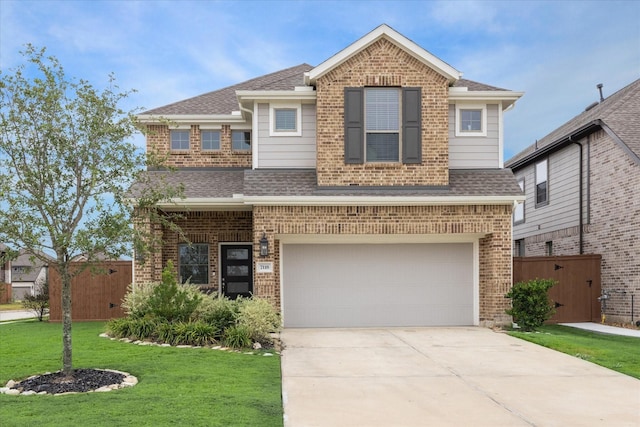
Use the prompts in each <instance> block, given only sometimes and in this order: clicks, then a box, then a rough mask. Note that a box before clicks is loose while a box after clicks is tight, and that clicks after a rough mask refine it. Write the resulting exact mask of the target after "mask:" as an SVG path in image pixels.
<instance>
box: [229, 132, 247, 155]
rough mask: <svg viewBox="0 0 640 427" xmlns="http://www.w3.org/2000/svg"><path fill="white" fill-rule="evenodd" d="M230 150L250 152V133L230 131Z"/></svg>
mask: <svg viewBox="0 0 640 427" xmlns="http://www.w3.org/2000/svg"><path fill="white" fill-rule="evenodd" d="M231 148H232V149H233V150H234V151H242V150H244V151H246V150H251V131H249V130H233V131H231Z"/></svg>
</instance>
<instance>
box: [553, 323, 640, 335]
mask: <svg viewBox="0 0 640 427" xmlns="http://www.w3.org/2000/svg"><path fill="white" fill-rule="evenodd" d="M559 324H560V325H562V326H570V327H572V328H578V329H585V330H587V331H593V332H600V333H602V334H611V335H624V336H627V337H637V338H640V329H627V328H618V327H616V326H609V325H603V324H600V323H591V322H584V323H559Z"/></svg>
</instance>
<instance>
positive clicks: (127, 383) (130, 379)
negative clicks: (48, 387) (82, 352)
mask: <svg viewBox="0 0 640 427" xmlns="http://www.w3.org/2000/svg"><path fill="white" fill-rule="evenodd" d="M86 369H92V370H94V371H105V372H114V373H116V374H122V375H124V378H123V379H122V382H121V383H118V384H111V385H106V386H103V387H100V388H97V389H95V390H89V391H85V392H77V391H71V392H67V393H55V394H52V395H53V396H62V395H64V394H84V393H104V392H108V391H113V390H118V389H121V388H127V387H133V386H135V385H136V384H138V378H136V377H134V376H133V375H131V374H130V373H128V372H122V371H116V370H115V369H99V368H86ZM57 372H60V371H57ZM57 372H45V373H44V374H39V375H32V376H30V377H29V378H26V379H27V380H28V379H31V378H36V377H40V376H42V375H49V374H53V373H57ZM19 383H20V381H14V380H9V381H8V382H7V384H6V385H5V386H4V387H0V394H8V395H13V396H33V395H43V394H51V393H47V392H46V391H41V392H40V393H36V392H35V391H32V390H29V391H23V392H21V391H20V390H18V389H15V388H11V387H13V386H15V385H16V384H19Z"/></svg>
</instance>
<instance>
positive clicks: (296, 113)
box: [269, 103, 302, 136]
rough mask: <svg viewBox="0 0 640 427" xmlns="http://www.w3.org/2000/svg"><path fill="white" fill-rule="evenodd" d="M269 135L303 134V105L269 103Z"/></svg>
mask: <svg viewBox="0 0 640 427" xmlns="http://www.w3.org/2000/svg"><path fill="white" fill-rule="evenodd" d="M269 136H302V105H300V104H286V103H275V104H270V105H269Z"/></svg>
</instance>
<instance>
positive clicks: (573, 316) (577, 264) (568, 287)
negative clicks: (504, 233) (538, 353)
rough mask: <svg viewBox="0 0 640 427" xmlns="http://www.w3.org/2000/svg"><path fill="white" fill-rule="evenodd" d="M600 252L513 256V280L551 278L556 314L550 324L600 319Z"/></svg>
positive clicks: (552, 297) (551, 290) (597, 320)
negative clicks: (573, 254)
mask: <svg viewBox="0 0 640 427" xmlns="http://www.w3.org/2000/svg"><path fill="white" fill-rule="evenodd" d="M601 260H602V257H601V256H600V255H575V256H544V257H516V258H513V283H518V282H524V281H527V280H531V279H553V280H555V281H557V282H558V283H557V284H556V285H555V286H554V287H552V288H551V289H549V297H550V298H551V300H552V301H553V302H554V303H555V304H556V313H555V314H554V316H553V317H552V318H551V319H550V320H549V323H566V322H568V323H570V322H599V321H600V302H599V301H598V297H599V296H600V286H601V283H600V262H601Z"/></svg>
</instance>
